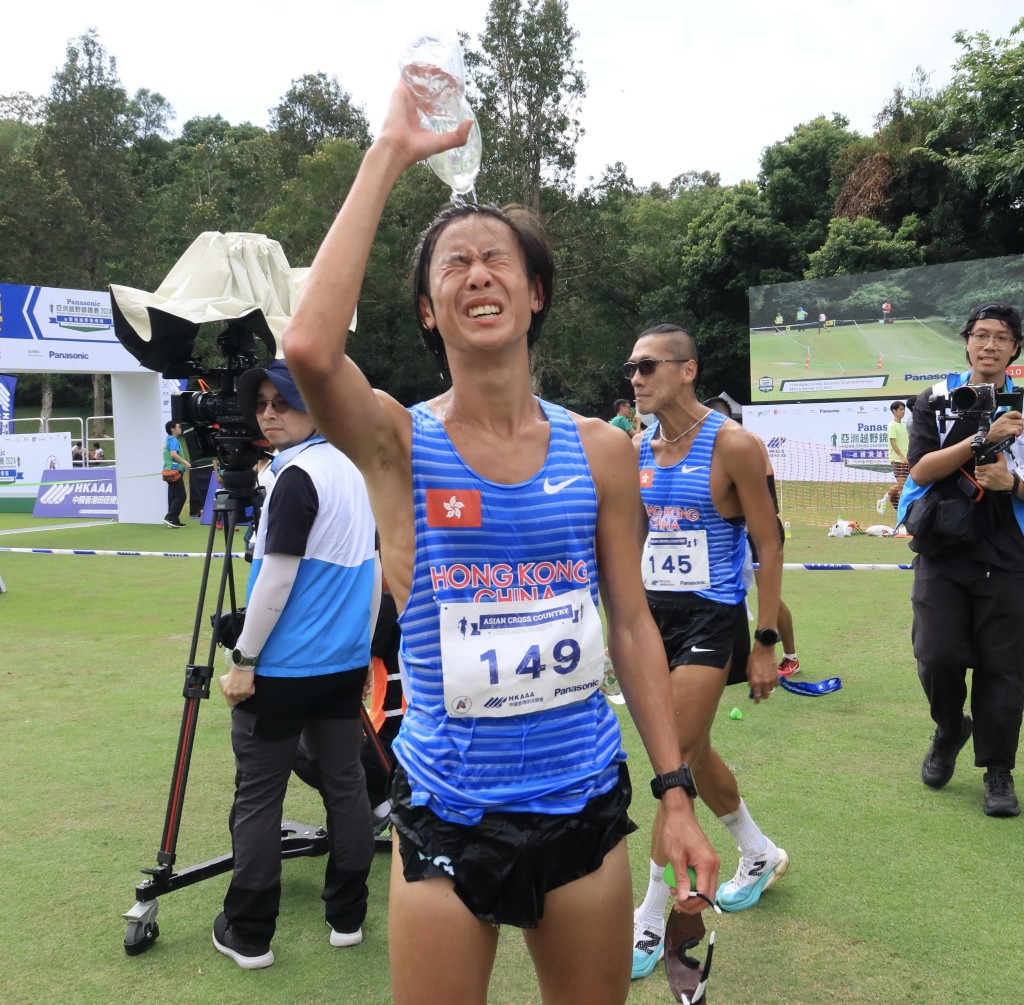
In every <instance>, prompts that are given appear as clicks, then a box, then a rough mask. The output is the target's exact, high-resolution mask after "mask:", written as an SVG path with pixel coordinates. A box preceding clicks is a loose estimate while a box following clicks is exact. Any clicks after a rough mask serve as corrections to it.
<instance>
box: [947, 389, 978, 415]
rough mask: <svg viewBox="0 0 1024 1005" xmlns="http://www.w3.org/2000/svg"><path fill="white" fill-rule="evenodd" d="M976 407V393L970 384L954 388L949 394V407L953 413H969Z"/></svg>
mask: <svg viewBox="0 0 1024 1005" xmlns="http://www.w3.org/2000/svg"><path fill="white" fill-rule="evenodd" d="M977 405H978V392H977V390H976V389H975V388H973V387H971V385H970V384H964V385H963V386H962V387H956V388H954V389H953V390H952V391H951V392H950V394H949V407H950V408H951V409H952V410H953V411H954V412H970V411H972V410H973V409H974V408H976V407H977Z"/></svg>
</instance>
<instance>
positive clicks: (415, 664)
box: [394, 401, 626, 825]
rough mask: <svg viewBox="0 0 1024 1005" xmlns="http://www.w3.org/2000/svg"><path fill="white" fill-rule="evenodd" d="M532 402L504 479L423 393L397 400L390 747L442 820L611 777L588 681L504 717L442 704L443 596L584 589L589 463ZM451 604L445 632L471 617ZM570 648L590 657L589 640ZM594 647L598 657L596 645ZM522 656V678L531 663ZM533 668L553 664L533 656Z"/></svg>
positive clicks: (590, 543) (555, 797)
mask: <svg viewBox="0 0 1024 1005" xmlns="http://www.w3.org/2000/svg"><path fill="white" fill-rule="evenodd" d="M540 404H541V407H542V408H543V409H544V412H545V414H546V415H547V417H548V421H549V423H550V441H549V445H548V453H547V458H546V460H545V462H544V465H543V466H542V467H541V469H540V471H538V472H537V473H536V475H534V476H533V477H532V478H530V479H529V480H528V481H525V482H520V483H518V484H516V485H503V484H499V483H497V482H492V481H488V480H486V479H484V478H482V477H480V476H479V475H477V474H476V473H475V472H474V471H473V470H471V469H470V468H469V467H468V466H467V465H466V463H465V462H464V461H463V460H462V458H461V457H460V456H459V454H458V453H457V452H456V450H455V448H454V447H453V446H452V444H451V441H450V440H449V439H448V435H447V434H446V433H445V431H444V428H443V426H442V425H441V423H440V422H439V421H438V419H437V418H436V417H435V416H434V414H433V412H431V410H430V408H429V407H428V406H427V405H426V404H419V405H416V406H415V407H414V408H413V409H412V410H411V414H412V424H413V434H412V476H413V505H414V515H415V529H416V547H415V558H414V567H413V578H412V588H411V591H410V595H409V601H408V603H407V604H406V606H405V610H404V611H403V612H402V614H401V617H400V618H399V623H400V625H401V629H402V642H401V657H402V673H403V678H402V681H403V687H404V690H405V697H406V701H407V702H408V708H407V711H406V714H405V717H404V718H403V720H402V726H401V730H400V731H399V734H398V737H397V738H396V739H395V742H394V750H395V753H396V756H397V757H398V760H399V761H400V762H401V764H402V766H403V767H404V768H405V770H406V771H407V772H408V775H409V781H410V784H411V788H412V793H413V798H412V801H413V804H414V805H417V806H427V807H429V808H430V809H431V810H432V811H433V812H434V813H436V814H437V815H438V816H440V817H442V818H444V819H445V820H449V821H452V822H454V823H460V824H467V825H472V824H475V823H477V822H478V821H479V820H480V818H481V816H483V814H484V813H485V812H492V811H506V812H536V813H552V814H563V813H575V812H578V811H579V810H580V809H582V808H583V806H584V805H585V804H586V802H587V801H588V800H589V799H591V798H592V797H594V796H596V795H600V794H603V793H605V792H607V791H609V790H610V789H611V788H612V787H613V785H614V784H615V783H616V779H617V777H618V764H619V763H620V762H621V761H624V760H625V759H626V754H625V751H624V750H623V749H622V743H621V735H620V732H619V725H618V720H617V718H616V716H615V713H614V711H613V710H612V709H611V708H610V706H609V705H608V702H607V701H606V700H605V698H604V696H603V695H602V694H601V692H600V691H599V690H589V689H583V688H581V691H583V690H587V693H586V696H585V697H583V698H581V699H580V700H571V701H570V702H569V703H567V704H562V705H559V706H558V707H555V708H547V707H545V708H543V709H541V710H539V711H533V712H524V713H521V714H512V715H506V716H504V717H489V716H485V715H481V716H467V717H459V716H455V715H452V714H449V709H448V706H447V705H446V700H445V692H444V673H443V669H442V659H441V651H442V629H443V624H442V621H443V617H444V614H443V612H444V610H445V609H446V607H450V606H453V605H454V606H460V605H463V604H473V605H480V604H484V605H486V604H489V603H490V604H493V603H494V602H498V603H509V604H511V603H515V602H518V601H532V600H535V599H536V600H543V599H544V598H549V599H548V603H547V605H546V608H547V609H550V608H551V606H552V604H555V605H557V603H558V602H557V600H554V599H551V598H558V597H560V596H562V597H564V596H566V595H567V594H568V593H569V592H570V591H576V593H577V596H579V595H580V594H581V592H582V596H583V597H584V599H586V600H587V601H588V602H589V601H592V602H593V604H594V605H595V607H596V605H597V603H598V584H597V564H596V561H595V555H594V534H595V529H596V523H597V495H596V491H595V488H594V483H593V479H592V477H591V474H590V468H589V466H588V464H587V460H586V456H585V454H584V452H583V446H582V444H581V443H580V438H579V433H578V430H577V428H576V424H575V422H574V421H573V419H572V417H571V416H570V415H569V413H568V412H566V410H565V409H563V408H561V407H559V406H557V405H552V404H549V403H547V402H543V401H542V402H540ZM539 606H541V607H544V606H545V605H543V604H541V605H539ZM463 609H464V610H468V611H470V616H469V617H468V618H465V619H461V620H460V621H459V624H458V628H457V629H456V632H457V631H459V630H461V631H462V632H463V634H465V632H466V630H467V623H468V622H473V621H474V618H473V616H472V610H473V609H472V608H463ZM480 609H481V610H482V609H483V608H480ZM491 609H492V610H493V609H494V608H493V607H492V608H491ZM499 609H500V608H499ZM510 609H512V608H510ZM492 616H493V615H492ZM448 631H449V632H451V631H452V629H451V627H449V629H448ZM597 645H598V646H602V643H601V641H600V637H599V638H598V641H597ZM584 656H585V657H588V658H590V659H591V660H592V659H594V658H595V654H594V652H593V646H592V645H591V646H588V647H587V652H586V653H584ZM481 658H482V657H481ZM556 658H557V657H556ZM596 658H597V659H599V662H600V665H601V666H602V667H603V651H602V650H601V649H599V650H598V652H597V654H596ZM524 665H525V666H526V670H527V674H526V677H525V680H526V681H527V683H529V680H530V677H529V671H530V670H531V669H536V667H537V665H538V664H534V665H533V666H532V667H531V665H530V661H529V660H527V661H526V663H525V664H524ZM541 672H542V673H544V674H547V675H551V674H552V673H553V672H554V671H553V668H552V666H550V665H544V666H543V667H542V670H541ZM481 673H484V674H486V665H484V666H482V667H481ZM546 679H547V678H546ZM551 679H555V678H551ZM565 679H566V680H568V679H569V678H568V677H566V678H565ZM449 700H450V696H449ZM563 700H565V699H563Z"/></svg>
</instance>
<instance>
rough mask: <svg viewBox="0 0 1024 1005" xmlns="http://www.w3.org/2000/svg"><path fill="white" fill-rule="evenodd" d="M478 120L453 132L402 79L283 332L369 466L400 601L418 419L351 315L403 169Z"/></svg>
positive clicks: (298, 370)
mask: <svg viewBox="0 0 1024 1005" xmlns="http://www.w3.org/2000/svg"><path fill="white" fill-rule="evenodd" d="M470 125H471V123H470V122H469V121H466V122H463V123H461V124H460V125H459V127H458V128H457V129H456V130H454V131H453V132H450V133H434V132H433V131H432V130H430V129H424V128H423V126H422V125H421V124H420V119H419V112H418V110H417V107H416V102H415V100H414V98H413V95H412V92H411V91H410V90H409V88H408V87H407V86H406V85H405V83H404V82H402V81H399V83H398V85H397V87H396V88H395V90H394V92H393V93H392V95H391V101H390V104H389V106H388V110H387V113H386V115H385V119H384V124H383V126H382V128H381V131H380V133H379V134H378V135H377V138H376V139H375V140H374V142H373V144H372V145H371V146H370V149H369V150H367V152H366V155H365V156H364V157H363V161H362V164H361V165H360V168H359V172H358V174H357V175H356V179H355V181H354V182H353V184H352V188H351V189H350V190H349V194H348V197H347V198H346V199H345V202H344V205H343V206H342V208H341V211H340V212H339V213H338V216H337V218H336V219H335V220H334V223H333V224H332V225H331V228H330V230H329V231H328V233H327V236H326V237H325V238H324V241H323V243H322V244H321V245H320V249H319V251H317V254H316V257H315V258H314V260H313V265H312V267H311V268H310V271H309V275H308V276H307V278H306V281H305V283H304V284H303V288H302V295H301V297H300V298H299V303H298V306H297V307H296V310H295V313H294V315H293V317H292V319H291V321H290V322H289V324H288V327H287V329H286V330H285V332H284V335H283V338H282V344H283V348H284V353H285V358H286V359H287V361H288V365H289V367H290V368H291V372H292V373H293V374H294V376H295V379H296V381H297V382H298V385H299V389H300V390H301V391H302V395H303V398H304V399H305V401H306V404H307V406H308V407H309V412H310V415H311V416H312V418H313V421H314V422H315V423H316V427H317V429H318V430H319V431H320V432H321V433H322V434H323V435H324V436H325V437H326V438H327V439H328V440H329V441H330V442H331V443H333V444H334V445H335V446H336V447H338V449H339V450H343V451H344V452H345V453H346V454H347V455H348V456H349V457H350V458H351V459H352V462H353V463H354V464H355V465H356V467H357V468H358V469H359V471H360V473H361V474H362V476H363V478H364V480H365V482H366V487H367V491H368V492H369V495H370V504H371V506H372V508H373V512H374V517H375V518H376V521H377V526H378V527H379V528H380V533H381V544H382V551H381V553H382V555H383V556H384V569H385V572H386V574H387V577H388V580H389V582H390V583H391V588H392V591H393V592H394V596H395V600H396V602H397V603H398V605H399V607H403V606H404V605H405V601H406V599H407V597H408V595H409V589H410V581H411V576H412V573H411V561H410V562H407V563H406V564H405V565H403V564H402V556H406V555H411V554H412V548H413V538H412V530H411V528H412V526H413V522H412V472H411V459H410V455H411V449H412V447H411V444H412V420H411V417H410V415H409V413H408V411H407V410H406V409H405V408H404V407H403V406H402V405H401V404H400V403H399V402H398V401H396V400H395V399H394V398H392V397H391V396H390V395H387V394H385V393H384V392H382V391H374V389H373V388H372V387H370V384H369V382H368V381H367V379H366V377H365V376H364V375H363V373H362V371H360V369H359V368H358V367H357V366H356V364H355V363H354V362H353V361H352V359H351V358H350V357H349V356H347V355H346V352H345V350H346V344H347V339H348V325H349V320H350V319H351V318H352V316H353V314H354V312H355V309H356V304H357V302H358V300H359V291H360V288H361V286H362V282H363V276H364V274H365V272H366V263H367V261H368V260H369V256H370V250H371V248H372V245H373V240H374V237H375V235H376V232H377V227H378V225H379V223H380V218H381V215H382V214H383V212H384V207H385V205H386V203H387V200H388V196H389V195H390V193H391V190H392V188H393V187H394V185H395V183H396V182H397V181H398V179H399V177H400V176H401V175H402V173H403V172H404V171H405V170H406V169H407V168H409V167H411V166H412V165H414V164H416V163H417V162H419V161H423V160H426V159H427V158H428V157H429V156H431V155H432V154H435V153H440V152H441V151H444V150H449V149H451V148H452V147H456V146H459V145H461V144H463V143H465V141H466V138H467V136H468V135H469V129H470Z"/></svg>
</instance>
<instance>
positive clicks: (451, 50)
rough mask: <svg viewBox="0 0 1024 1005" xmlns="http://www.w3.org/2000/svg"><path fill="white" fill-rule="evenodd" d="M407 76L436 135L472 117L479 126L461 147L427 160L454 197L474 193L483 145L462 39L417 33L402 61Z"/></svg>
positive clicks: (423, 119)
mask: <svg viewBox="0 0 1024 1005" xmlns="http://www.w3.org/2000/svg"><path fill="white" fill-rule="evenodd" d="M399 66H400V68H401V71H402V79H403V80H404V81H405V83H406V84H407V85H408V87H409V89H410V90H411V91H412V93H413V95H414V96H415V97H416V104H417V107H418V111H419V116H420V123H421V124H422V125H423V127H424V128H426V129H432V130H433V131H434V132H435V133H448V132H452V131H453V130H454V129H456V128H457V127H458V126H459V124H460V123H462V122H465V121H466V120H467V119H471V120H472V122H473V126H472V128H471V129H470V131H469V137H468V139H467V140H466V142H465V144H464V145H463V146H461V147H455V148H454V149H452V150H445V151H443V152H442V153H439V154H434V155H433V156H432V157H428V158H427V163H428V164H429V165H430V167H431V169H432V170H433V172H434V174H436V175H437V176H438V178H440V179H441V181H443V182H444V183H445V184H446V185H448V187H449V188H450V189H451V190H452V198H453V199H460V198H462V197H464V196H466V195H469V194H470V193H473V201H474V202H475V201H476V194H475V192H474V186H475V184H476V176H477V173H478V172H479V171H480V155H481V153H482V150H483V143H482V141H481V138H480V126H479V125H478V124H477V121H476V115H475V114H474V113H473V109H472V108H471V107H470V104H469V102H468V101H467V100H466V70H465V66H464V64H463V61H462V47H461V46H460V45H459V40H458V39H457V38H456V37H455V36H454V35H451V34H448V33H446V32H424V33H422V34H419V35H416V36H415V37H414V38H413V39H412V40H411V41H410V42H409V44H408V45H406V47H405V50H404V51H403V53H402V57H401V59H400V60H399Z"/></svg>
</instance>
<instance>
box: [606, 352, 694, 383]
mask: <svg viewBox="0 0 1024 1005" xmlns="http://www.w3.org/2000/svg"><path fill="white" fill-rule="evenodd" d="M691 359H693V357H692V356H687V357H686V359H640V360H637V361H636V362H635V363H633V362H630V363H623V364H622V376H623V377H625V378H626V380H632V379H633V374H635V373H639V374H640V376H641V377H650V375H651V374H652V373H654V371H655V370H656V369H657V368H658V364H659V363H689V362H690V360H691Z"/></svg>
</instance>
